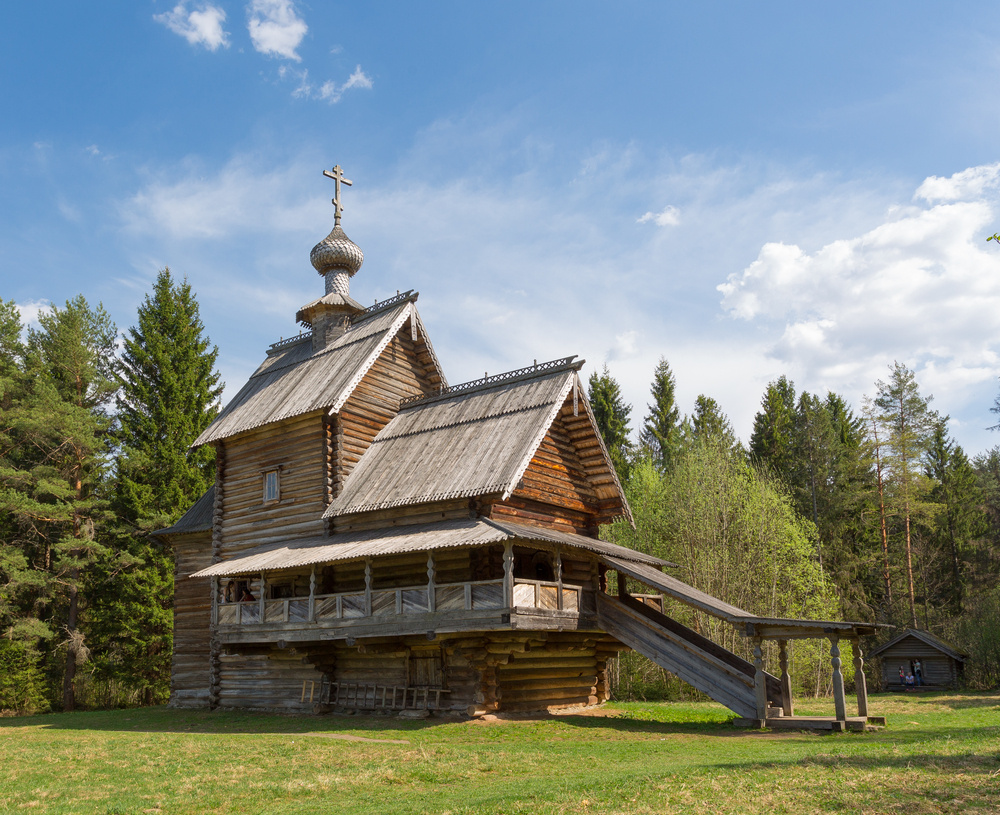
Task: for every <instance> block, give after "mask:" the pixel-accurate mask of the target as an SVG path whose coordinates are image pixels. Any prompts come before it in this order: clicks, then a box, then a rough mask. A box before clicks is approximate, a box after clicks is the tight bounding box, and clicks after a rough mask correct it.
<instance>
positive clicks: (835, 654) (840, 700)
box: [830, 634, 847, 722]
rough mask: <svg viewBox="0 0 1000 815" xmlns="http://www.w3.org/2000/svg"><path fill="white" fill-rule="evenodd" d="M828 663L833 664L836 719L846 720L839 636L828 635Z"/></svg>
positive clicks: (839, 720)
mask: <svg viewBox="0 0 1000 815" xmlns="http://www.w3.org/2000/svg"><path fill="white" fill-rule="evenodd" d="M830 663H831V664H832V665H833V707H834V710H835V711H836V716H837V721H838V722H846V721H847V703H846V701H845V699H844V675H843V674H842V673H841V671H840V637H839V636H837V635H836V634H833V635H832V636H831V637H830Z"/></svg>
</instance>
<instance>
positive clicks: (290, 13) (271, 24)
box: [247, 0, 309, 62]
mask: <svg viewBox="0 0 1000 815" xmlns="http://www.w3.org/2000/svg"><path fill="white" fill-rule="evenodd" d="M247 12H248V13H249V16H250V19H249V22H248V23H247V28H248V29H249V31H250V39H251V40H252V42H253V47H254V48H255V49H257V51H259V52H260V53H262V54H266V55H268V56H272V57H282V58H284V59H292V60H295V61H296V62H301V61H302V58H301V57H300V56H299V55H298V53H296V49H297V48H298V47H299V45H300V44H301V42H302V39H303V38H304V37H305V35H306V32H308V31H309V27H308V26H307V25H306V23H305V20H303V19H302V18H301V17H299V15H298V12H297V11H296V9H295V4H294V3H293V2H292V0H252V2H251V3H250V4H249V5H248V6H247Z"/></svg>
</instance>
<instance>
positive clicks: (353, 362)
mask: <svg viewBox="0 0 1000 815" xmlns="http://www.w3.org/2000/svg"><path fill="white" fill-rule="evenodd" d="M416 299H417V295H416V294H413V293H410V292H407V293H406V294H404V295H400V296H399V297H395V298H392V299H391V300H387V301H386V302H384V303H382V304H381V305H379V306H373V307H372V308H370V309H368V310H366V311H364V312H362V313H361V314H358V315H356V316H355V317H353V318H352V319H351V325H350V326H349V327H348V329H347V330H346V331H345V332H344V333H343V334H342V335H341V336H340V337H338V338H337V339H336V340H335V341H334V342H333V343H331V344H330V345H329V346H328V347H326V348H324V349H323V350H321V351H317V352H313V349H312V342H311V339H310V338H311V335H309V334H306V335H303V336H302V337H296V338H292V339H291V340H286V341H284V342H280V343H275V344H274V345H272V346H271V350H270V351H268V354H267V359H265V360H264V361H263V362H262V363H261V364H260V367H259V368H257V370H256V371H255V372H254V373H253V375H252V376H251V377H250V379H249V380H248V381H247V383H246V384H245V385H244V386H243V387H242V388H241V389H240V391H239V393H237V394H236V396H234V397H233V399H232V401H230V402H229V404H228V405H226V407H225V408H224V409H223V410H222V412H221V413H220V414H219V415H218V416H217V417H216V419H215V421H214V422H212V424H211V425H209V426H208V428H206V430H205V431H204V432H203V433H202V434H201V435H200V436H199V437H198V438H197V439H196V440H195V442H194V444H193V445H192V447H198V446H200V445H203V444H209V443H210V442H213V441H218V440H220V439H225V438H229V437H230V436H234V435H236V434H237V433H242V432H244V431H246V430H252V429H254V428H257V427H262V426H263V425H266V424H271V423H272V422H278V421H281V420H283V419H290V418H292V417H293V416H301V415H303V414H306V413H311V412H313V411H315V410H330V411H331V412H336V411H338V410H340V408H341V407H342V406H343V404H344V402H346V401H347V399H348V398H349V397H350V395H351V393H352V392H353V391H354V388H355V387H357V385H358V383H359V382H360V381H361V379H362V377H364V375H365V374H366V373H367V372H368V370H369V369H370V368H371V366H372V365H374V364H375V361H376V360H377V359H378V356H379V354H381V353H382V351H383V350H385V348H386V346H387V345H388V344H389V343H390V342H391V341H392V338H393V337H395V336H396V334H397V333H398V331H399V330H400V328H402V327H403V325H405V324H406V322H407V320H411V319H412V320H415V321H416V324H417V325H418V327H419V329H420V336H421V338H422V339H423V341H424V342H425V343H426V344H427V348H428V350H429V351H430V353H431V357H432V358H433V359H434V364H435V366H436V367H437V369H438V373H439V374H440V376H441V379H442V381H444V373H443V372H442V371H441V365H440V363H439V362H438V360H437V357H436V356H434V349H433V348H432V347H431V344H430V340H429V339H428V338H427V334H426V332H425V331H424V327H423V324H422V323H421V322H420V315H419V314H418V313H417V309H416V305H415V303H416Z"/></svg>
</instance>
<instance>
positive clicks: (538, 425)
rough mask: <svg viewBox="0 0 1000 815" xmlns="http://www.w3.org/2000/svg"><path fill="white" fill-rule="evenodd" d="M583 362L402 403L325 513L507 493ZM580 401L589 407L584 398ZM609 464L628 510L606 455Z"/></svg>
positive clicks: (555, 364)
mask: <svg viewBox="0 0 1000 815" xmlns="http://www.w3.org/2000/svg"><path fill="white" fill-rule="evenodd" d="M582 366H583V360H577V361H574V358H573V357H566V358H565V359H561V360H554V361H553V362H549V363H544V364H542V365H537V366H532V367H531V368H524V369H521V370H519V371H512V372H510V373H509V374H501V375H499V376H496V377H490V378H488V379H483V380H479V381H477V382H473V383H470V384H469V385H462V386H457V387H455V388H452V389H450V390H448V391H446V392H444V393H442V394H440V395H435V396H430V397H425V398H422V399H419V400H416V401H413V402H409V403H407V402H404V403H403V405H402V406H401V408H400V411H399V413H398V414H397V415H396V416H395V417H394V418H393V419H392V421H390V422H389V423H388V424H387V425H386V426H385V427H384V428H382V430H381V432H380V433H379V434H378V435H377V436H376V437H375V440H374V441H373V442H372V444H371V446H370V447H369V448H368V450H367V451H366V452H365V455H364V457H363V458H362V459H361V461H360V462H359V463H358V465H357V466H356V467H355V468H354V470H353V471H352V472H351V475H350V476H349V477H348V479H347V482H346V483H345V484H344V489H343V492H341V494H340V495H338V496H337V498H336V499H335V500H334V501H333V503H331V504H330V506H329V508H328V509H327V510H326V512H325V514H324V517H327V518H330V517H335V516H338V515H346V514H349V513H355V512H367V511H371V510H378V509H387V508H389V507H398V506H405V505H411V504H420V503H425V502H429V501H440V500H447V499H451V498H464V497H472V496H482V495H499V496H501V500H506V499H507V498H508V497H509V496H510V494H511V493H512V492H513V491H514V490H515V489H516V487H517V484H518V482H519V481H520V479H521V477H522V476H523V475H524V472H525V470H526V469H527V467H528V465H529V464H530V463H531V459H532V456H534V454H535V452H536V451H537V449H538V446H539V445H540V444H541V443H542V440H543V439H544V438H545V434H546V432H547V431H548V429H549V428H550V427H551V426H552V423H553V422H554V421H555V418H556V416H557V415H558V413H559V411H560V409H561V408H562V406H563V403H564V402H565V401H566V399H567V396H568V394H569V393H570V391H571V389H572V388H574V387H577V388H579V387H580V383H579V379H578V377H577V372H578V371H579V370H580V368H581V367H582ZM580 408H581V409H582V410H585V411H587V412H588V414H589V411H590V407H589V405H587V403H586V400H585V399H581V400H580ZM595 432H596V431H595ZM598 438H599V435H598ZM602 449H603V447H602ZM604 455H605V458H607V452H606V451H605V453H604ZM607 467H608V470H609V471H610V473H611V475H612V477H613V478H614V483H615V487H616V489H617V492H618V496H619V498H620V499H621V503H622V506H623V507H624V508H625V509H624V510H623V511H624V512H625V513H626V514H627V513H628V510H627V506H628V505H627V502H626V500H625V496H624V493H623V491H622V489H621V485H620V484H619V483H618V481H617V477H615V476H614V467H613V465H612V464H611V462H610V459H609V460H608V461H607Z"/></svg>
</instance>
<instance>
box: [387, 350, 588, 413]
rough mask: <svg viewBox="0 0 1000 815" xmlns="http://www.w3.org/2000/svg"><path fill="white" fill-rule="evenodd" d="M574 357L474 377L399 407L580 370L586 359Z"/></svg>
mask: <svg viewBox="0 0 1000 815" xmlns="http://www.w3.org/2000/svg"><path fill="white" fill-rule="evenodd" d="M574 359H576V354H573V355H572V356H569V357H563V358H562V359H553V360H549V361H548V362H542V363H540V364H539V363H535V364H534V365H531V366H528V367H527V368H518V369H516V370H514V371H506V372H504V373H502V374H494V375H493V376H485V377H483V378H482V379H473V380H472V381H471V382H463V383H462V384H461V385H452V386H451V387H445V388H442V389H441V390H440V391H439V392H438V393H434V394H431V395H430V396H410V397H408V398H406V399H402V400H400V402H399V407H400V410H402V409H403V408H404V407H407V408H409V407H412V406H414V405H417V404H420V405H424V404H429V403H431V402H437V401H440V400H442V399H447V398H449V397H451V396H460V395H462V394H465V393H474V392H476V391H480V390H489V389H490V388H492V387H493V386H494V385H499V384H501V383H502V384H509V383H511V382H517V381H520V380H523V379H535V378H536V377H538V376H540V375H542V374H546V373H558V372H559V371H562V370H567V371H569V370H573V371H579V370H580V369H581V368H582V367H583V365H584V363H585V362H586V360H585V359H580V360H577V361H576V362H573V360H574Z"/></svg>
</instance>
